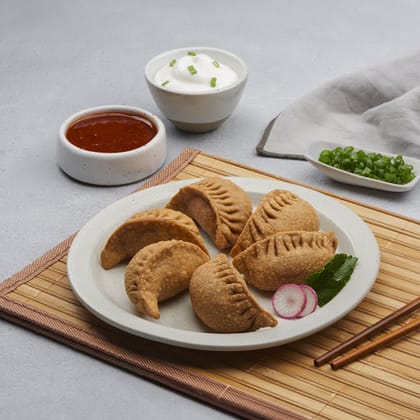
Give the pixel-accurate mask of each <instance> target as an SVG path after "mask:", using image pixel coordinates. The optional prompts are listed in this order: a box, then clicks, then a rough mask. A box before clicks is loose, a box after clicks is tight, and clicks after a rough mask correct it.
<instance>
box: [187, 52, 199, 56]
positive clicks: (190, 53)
mask: <svg viewBox="0 0 420 420" xmlns="http://www.w3.org/2000/svg"><path fill="white" fill-rule="evenodd" d="M188 55H192V56H195V55H197V54H196V53H195V52H194V51H188Z"/></svg>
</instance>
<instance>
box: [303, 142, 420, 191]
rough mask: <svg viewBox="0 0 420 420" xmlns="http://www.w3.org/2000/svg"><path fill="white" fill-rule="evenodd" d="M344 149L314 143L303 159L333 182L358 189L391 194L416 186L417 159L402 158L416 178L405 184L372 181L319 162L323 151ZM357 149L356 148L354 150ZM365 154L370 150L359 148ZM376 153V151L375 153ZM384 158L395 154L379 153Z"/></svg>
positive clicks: (419, 167) (418, 176) (419, 163)
mask: <svg viewBox="0 0 420 420" xmlns="http://www.w3.org/2000/svg"><path fill="white" fill-rule="evenodd" d="M339 146H341V147H345V145H343V144H338V143H331V142H326V141H316V142H314V143H312V144H311V145H310V146H309V148H308V150H307V151H306V152H305V159H306V160H307V161H308V162H310V163H311V164H312V165H314V166H315V168H317V169H319V170H320V171H322V172H324V174H325V175H327V176H328V177H330V178H331V179H334V180H335V181H338V182H342V183H344V184H350V185H357V186H360V187H368V188H374V189H376V190H382V191H391V192H404V191H409V190H411V189H412V188H414V187H415V186H416V184H417V183H418V181H419V179H420V161H419V160H418V159H414V158H410V157H407V156H403V158H404V161H405V162H406V163H407V164H409V165H413V167H414V169H413V172H414V175H415V176H416V177H415V178H414V179H413V180H412V181H410V182H408V183H407V184H392V183H391V182H385V181H380V180H378V179H372V178H368V177H365V176H361V175H356V174H353V173H351V172H347V171H344V170H342V169H338V168H335V167H334V166H330V165H327V164H325V163H322V162H320V161H319V155H320V153H321V152H322V151H323V150H324V149H329V150H332V149H335V148H336V147H339ZM356 149H358V148H356ZM361 149H363V150H364V151H365V152H372V150H368V149H365V148H364V147H363V148H361ZM376 152H378V151H376ZM380 153H382V154H383V155H384V156H395V155H396V153H385V152H380Z"/></svg>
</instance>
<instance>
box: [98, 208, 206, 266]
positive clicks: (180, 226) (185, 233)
mask: <svg viewBox="0 0 420 420" xmlns="http://www.w3.org/2000/svg"><path fill="white" fill-rule="evenodd" d="M170 239H179V240H182V241H186V242H191V243H193V244H196V245H198V246H199V247H200V248H202V249H203V250H204V251H205V252H207V249H206V246H205V244H204V241H203V239H202V238H201V236H200V233H199V231H198V228H197V226H196V224H195V223H194V221H193V220H192V219H191V218H190V217H188V216H187V215H185V214H183V213H181V212H179V211H175V210H171V209H165V208H163V209H159V208H158V209H151V210H146V211H142V212H139V213H136V214H134V215H133V216H131V217H130V218H129V219H127V220H126V221H125V222H124V223H123V224H122V225H121V226H119V227H118V228H117V229H116V230H115V231H114V232H113V233H112V235H111V236H110V237H109V239H108V241H107V243H106V245H105V247H104V249H103V250H102V253H101V264H102V267H103V268H105V269H109V268H111V267H114V266H115V265H117V264H118V263H120V262H121V261H123V260H126V259H128V258H131V257H132V256H133V255H134V254H135V253H136V252H137V251H139V250H140V249H141V248H143V247H145V246H146V245H149V244H151V243H154V242H158V241H167V240H170Z"/></svg>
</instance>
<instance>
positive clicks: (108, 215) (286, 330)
mask: <svg viewBox="0 0 420 420" xmlns="http://www.w3.org/2000/svg"><path fill="white" fill-rule="evenodd" d="M230 179H231V180H232V181H233V182H235V183H237V184H238V185H239V186H241V187H242V188H243V189H245V190H246V191H247V192H248V193H249V195H250V197H251V200H252V202H253V205H254V206H255V205H257V203H259V201H260V200H261V198H262V197H263V195H264V194H266V193H268V192H269V191H271V190H274V189H287V190H289V191H292V192H294V193H296V194H298V195H299V196H300V197H302V198H303V199H305V200H307V201H309V202H310V203H312V205H313V206H314V207H315V208H316V210H317V211H318V213H319V216H320V219H321V229H322V230H333V231H334V232H335V234H336V236H337V239H338V243H339V247H338V252H345V253H347V254H352V255H355V256H357V257H358V258H359V261H358V264H357V266H356V268H355V271H354V273H353V275H352V277H351V279H350V281H349V282H348V283H347V285H346V286H345V287H344V288H343V289H342V291H341V292H340V293H339V294H338V295H337V296H336V297H335V298H334V299H332V300H331V301H330V302H329V303H328V304H326V305H325V306H323V307H322V308H319V309H318V310H316V311H315V312H314V313H312V314H311V315H309V316H307V317H305V318H302V319H298V320H283V319H280V318H279V319H278V321H279V322H278V326H277V327H275V328H264V329H260V330H258V331H255V332H247V333H238V334H218V333H213V332H210V331H209V330H208V329H207V328H206V327H204V326H203V325H202V324H201V323H200V322H199V320H198V319H197V317H196V316H195V314H194V312H193V309H192V307H191V304H190V299H189V295H188V293H187V292H185V293H183V294H181V295H179V296H177V297H175V298H173V299H171V300H169V301H167V302H164V303H161V304H160V305H159V308H160V311H161V318H160V320H153V319H151V318H147V317H142V316H140V315H138V314H137V313H136V310H135V307H134V305H132V304H131V302H130V301H129V300H128V298H127V296H126V293H125V289H124V269H125V265H124V264H121V265H119V266H117V267H114V268H112V269H110V270H104V269H103V268H102V267H101V265H100V263H99V256H100V253H101V250H102V248H103V246H104V244H105V242H106V240H107V238H108V237H109V235H110V234H111V233H112V232H113V231H114V230H115V229H116V228H117V227H118V226H119V225H120V224H121V223H123V222H124V220H126V219H127V218H128V217H129V216H131V215H132V214H133V213H135V212H138V211H142V210H146V209H150V208H157V207H164V206H165V205H166V203H167V202H168V201H169V199H170V198H171V197H172V196H173V195H174V194H175V193H176V192H177V191H178V189H179V188H180V187H182V186H184V185H186V184H188V183H191V182H192V181H196V180H187V181H180V182H173V183H169V184H165V185H160V186H157V187H153V188H149V189H147V190H144V191H141V192H138V193H135V194H131V195H129V196H128V197H126V198H123V199H121V200H119V201H117V202H115V203H114V204H112V205H111V206H109V207H107V208H105V209H104V210H102V211H101V212H99V213H98V214H97V215H96V216H95V217H93V218H92V219H91V220H90V221H89V222H88V223H87V224H86V225H85V226H84V227H83V228H82V229H81V230H80V231H79V233H78V234H77V235H76V237H75V239H74V241H73V243H72V245H71V248H70V251H69V254H68V259H67V270H68V277H69V280H70V284H71V286H72V288H73V290H74V292H75V294H76V296H77V297H78V298H79V299H80V301H81V302H82V304H83V305H84V306H85V307H86V308H87V309H88V310H89V311H91V312H92V313H94V314H95V315H96V316H98V317H99V318H101V319H102V320H103V321H105V322H107V323H109V324H111V325H113V326H115V327H117V328H120V329H122V330H124V331H126V332H129V333H131V334H135V335H138V336H141V337H144V338H147V339H150V340H154V341H159V342H163V343H167V344H172V345H175V346H181V347H188V348H195V349H203V350H220V351H222V350H223V351H224V350H229V351H233V350H235V351H237V350H250V349H257V348H266V347H272V346H277V345H280V344H285V343H289V342H292V341H295V340H298V339H300V338H302V337H305V336H308V335H310V334H313V333H315V332H317V331H319V330H321V329H323V328H325V327H327V326H328V325H330V324H332V323H334V322H336V321H338V320H339V319H340V318H342V317H343V316H345V315H346V314H347V313H348V312H349V311H351V310H352V309H353V308H354V307H355V306H357V305H358V303H359V302H360V301H361V300H362V299H363V298H364V297H365V296H366V294H367V293H368V292H369V290H370V288H371V287H372V285H373V283H374V282H375V279H376V276H377V273H378V269H379V260H380V258H379V249H378V245H377V243H376V240H375V238H374V236H373V234H372V232H371V231H370V229H369V228H368V226H367V225H366V224H365V223H364V222H363V221H362V220H361V219H360V218H359V217H358V216H357V215H356V214H355V213H353V212H352V211H351V210H350V209H348V208H347V207H345V206H343V205H342V204H340V203H339V202H338V201H336V200H334V199H332V198H330V197H328V196H325V195H323V194H320V193H318V192H316V191H312V190H310V189H306V188H303V187H298V186H294V185H291V184H287V183H283V182H280V181H271V180H261V179H254V178H230ZM203 236H204V234H203ZM206 243H207V246H208V249H209V251H210V252H211V254H212V255H216V254H217V253H218V251H217V250H216V249H215V248H214V247H213V245H212V244H211V243H210V242H209V241H207V240H206ZM252 292H253V293H254V295H255V297H256V298H257V300H258V301H259V302H260V304H261V305H263V306H264V307H265V308H266V309H268V310H269V311H270V312H271V313H273V310H272V308H271V295H268V294H263V293H258V292H256V291H255V290H252Z"/></svg>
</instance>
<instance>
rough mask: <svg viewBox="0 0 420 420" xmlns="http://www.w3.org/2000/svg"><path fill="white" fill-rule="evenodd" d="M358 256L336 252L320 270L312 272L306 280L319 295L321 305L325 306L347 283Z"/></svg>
mask: <svg viewBox="0 0 420 420" xmlns="http://www.w3.org/2000/svg"><path fill="white" fill-rule="evenodd" d="M357 260H358V258H357V257H353V256H352V255H347V254H336V255H335V256H334V257H333V258H332V259H331V260H330V261H328V262H327V263H326V264H325V265H324V267H323V268H322V269H321V270H320V271H316V272H315V273H312V274H311V275H310V276H309V277H308V278H307V280H306V282H307V284H308V285H309V286H311V287H312V288H313V289H314V290H315V291H316V293H317V295H318V304H319V306H324V305H325V304H326V303H328V302H329V301H330V300H331V299H332V298H334V297H335V296H336V295H337V294H338V292H339V291H340V290H341V289H342V288H343V287H344V286H345V285H346V283H347V282H348V281H349V279H350V277H351V275H352V274H353V270H354V267H355V266H356V263H357Z"/></svg>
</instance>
